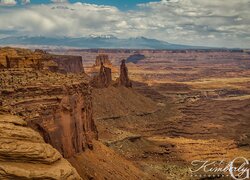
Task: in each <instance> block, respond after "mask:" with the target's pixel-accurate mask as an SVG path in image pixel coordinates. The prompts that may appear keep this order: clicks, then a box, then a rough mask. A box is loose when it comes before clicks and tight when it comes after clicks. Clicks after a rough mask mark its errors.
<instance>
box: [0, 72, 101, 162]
mask: <svg viewBox="0 0 250 180" xmlns="http://www.w3.org/2000/svg"><path fill="white" fill-rule="evenodd" d="M0 81H1V84H0V87H1V88H0V94H1V97H0V99H1V100H0V101H1V104H2V106H1V107H0V112H1V111H2V112H9V113H11V114H15V115H19V116H22V117H23V118H24V119H25V120H27V121H28V124H29V125H30V126H31V127H32V128H34V129H36V130H37V131H39V132H40V133H41V135H42V136H43V137H44V139H45V141H46V142H47V143H50V144H51V145H53V147H55V148H56V149H57V150H58V151H59V152H60V153H61V154H63V156H64V157H70V156H72V155H74V154H76V153H79V152H82V151H83V150H84V148H88V147H90V148H91V147H92V144H91V140H92V139H93V138H96V137H97V131H96V127H95V124H94V121H93V119H92V101H91V88H90V86H89V83H88V80H87V79H86V76H85V75H84V74H71V75H64V74H59V73H52V72H49V71H48V72H39V71H28V70H13V71H11V70H9V71H0Z"/></svg>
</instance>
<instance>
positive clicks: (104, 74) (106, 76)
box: [91, 63, 112, 88]
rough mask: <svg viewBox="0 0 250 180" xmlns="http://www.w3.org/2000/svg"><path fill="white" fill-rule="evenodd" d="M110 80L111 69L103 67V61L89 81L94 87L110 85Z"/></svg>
mask: <svg viewBox="0 0 250 180" xmlns="http://www.w3.org/2000/svg"><path fill="white" fill-rule="evenodd" d="M111 82H112V73H111V69H110V68H108V67H105V66H104V65H103V63H101V67H100V71H99V74H98V75H96V76H94V78H93V80H92V81H91V85H92V86H93V87H95V88H105V87H108V86H109V85H111Z"/></svg>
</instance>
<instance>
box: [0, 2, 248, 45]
mask: <svg viewBox="0 0 250 180" xmlns="http://www.w3.org/2000/svg"><path fill="white" fill-rule="evenodd" d="M249 9H250V0H224V1H223V0H155V1H152V0H127V1H125V0H81V1H80V0H68V1H67V0H44V1H42V0H0V38H3V37H9V36H14V37H15V36H45V37H55V36H56V37H65V36H66V37H86V36H90V35H95V36H99V35H100V36H101V35H113V36H116V37H118V38H131V37H141V36H143V37H147V38H153V39H158V40H163V41H167V42H170V43H177V44H188V45H202V46H211V47H230V48H231V47H239V48H250V11H249Z"/></svg>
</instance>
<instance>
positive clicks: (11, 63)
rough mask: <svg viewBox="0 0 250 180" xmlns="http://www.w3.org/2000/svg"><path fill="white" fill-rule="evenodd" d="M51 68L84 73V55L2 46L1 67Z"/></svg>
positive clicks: (64, 71) (59, 70) (58, 70)
mask: <svg viewBox="0 0 250 180" xmlns="http://www.w3.org/2000/svg"><path fill="white" fill-rule="evenodd" d="M20 68H21V69H33V70H49V71H53V72H59V73H83V72H84V69H83V65H82V57H81V56H68V55H52V54H49V53H46V52H45V51H43V50H39V49H36V50H35V51H34V52H33V51H31V50H27V49H19V48H0V69H20Z"/></svg>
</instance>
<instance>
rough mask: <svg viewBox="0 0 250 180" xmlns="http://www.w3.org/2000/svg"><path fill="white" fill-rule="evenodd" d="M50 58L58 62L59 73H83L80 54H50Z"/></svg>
mask: <svg viewBox="0 0 250 180" xmlns="http://www.w3.org/2000/svg"><path fill="white" fill-rule="evenodd" d="M52 60H53V61H54V62H56V63H57V64H58V69H59V72H61V73H83V72H84V69H83V64H82V57H81V56H68V55H52Z"/></svg>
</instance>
